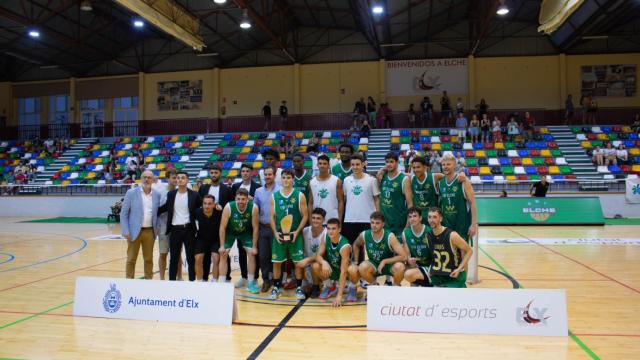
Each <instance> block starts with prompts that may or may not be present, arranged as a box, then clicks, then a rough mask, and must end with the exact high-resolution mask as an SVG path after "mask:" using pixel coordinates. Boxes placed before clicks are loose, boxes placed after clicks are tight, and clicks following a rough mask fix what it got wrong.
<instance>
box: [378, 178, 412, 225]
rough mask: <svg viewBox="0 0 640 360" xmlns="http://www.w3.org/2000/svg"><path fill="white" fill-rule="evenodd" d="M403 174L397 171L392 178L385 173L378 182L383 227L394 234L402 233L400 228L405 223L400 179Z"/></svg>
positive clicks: (403, 199)
mask: <svg viewBox="0 0 640 360" xmlns="http://www.w3.org/2000/svg"><path fill="white" fill-rule="evenodd" d="M405 176H406V175H405V174H404V173H401V172H399V173H398V174H397V175H396V176H395V177H394V178H393V179H392V178H390V177H389V174H388V173H385V174H384V175H383V176H382V182H381V184H380V210H381V211H382V215H384V227H385V229H389V230H392V231H393V232H394V233H395V234H396V236H400V235H401V234H402V229H404V226H405V225H406V223H407V201H406V199H405V197H404V194H403V193H402V181H403V180H404V178H405Z"/></svg>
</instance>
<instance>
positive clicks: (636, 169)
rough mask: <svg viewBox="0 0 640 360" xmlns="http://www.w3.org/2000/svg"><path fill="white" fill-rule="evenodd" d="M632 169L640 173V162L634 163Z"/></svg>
mask: <svg viewBox="0 0 640 360" xmlns="http://www.w3.org/2000/svg"><path fill="white" fill-rule="evenodd" d="M631 171H633V172H634V173H640V164H636V165H633V166H632V167H631Z"/></svg>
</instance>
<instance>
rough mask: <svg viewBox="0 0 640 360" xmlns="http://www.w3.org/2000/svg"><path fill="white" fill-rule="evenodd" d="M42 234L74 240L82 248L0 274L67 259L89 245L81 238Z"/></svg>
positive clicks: (1, 271) (6, 270)
mask: <svg viewBox="0 0 640 360" xmlns="http://www.w3.org/2000/svg"><path fill="white" fill-rule="evenodd" d="M35 233H36V234H37V232H35ZM42 234H45V235H57V236H66V237H70V238H72V239H75V240H80V241H81V242H82V246H80V247H79V248H77V249H75V250H73V251H72V252H69V253H66V254H63V255H61V256H57V257H54V258H51V259H47V260H42V261H38V262H35V263H32V264H27V265H21V266H17V267H13V268H9V269H4V270H0V273H5V272H11V271H16V270H22V269H26V268H30V267H35V266H38V265H42V264H47V263H50V262H53V261H56V260H60V259H64V258H66V257H69V256H71V255H74V254H77V253H79V252H81V251H83V250H84V249H86V248H87V246H89V243H88V242H87V240H86V239H83V238H81V237H78V236H73V235H67V234H54V233H42ZM38 240H40V239H38ZM0 291H1V290H0Z"/></svg>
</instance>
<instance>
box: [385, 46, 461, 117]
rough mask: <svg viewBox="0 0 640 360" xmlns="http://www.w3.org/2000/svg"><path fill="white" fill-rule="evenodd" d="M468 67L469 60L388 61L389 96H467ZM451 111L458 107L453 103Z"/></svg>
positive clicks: (386, 65)
mask: <svg viewBox="0 0 640 360" xmlns="http://www.w3.org/2000/svg"><path fill="white" fill-rule="evenodd" d="M467 65H468V61H467V59H465V58H459V59H423V60H397V61H387V62H386V64H385V67H386V83H387V96H422V95H430V94H442V92H443V91H445V90H446V91H447V92H448V93H449V94H466V93H468V92H469V85H468V77H469V76H468V69H467ZM436 107H437V106H436ZM451 107H455V102H454V101H453V100H452V103H451Z"/></svg>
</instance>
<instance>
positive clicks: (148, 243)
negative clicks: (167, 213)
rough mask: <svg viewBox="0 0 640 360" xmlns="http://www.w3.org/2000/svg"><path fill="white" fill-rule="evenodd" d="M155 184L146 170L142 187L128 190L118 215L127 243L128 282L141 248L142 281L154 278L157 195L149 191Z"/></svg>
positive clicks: (158, 197) (133, 272) (158, 200)
mask: <svg viewBox="0 0 640 360" xmlns="http://www.w3.org/2000/svg"><path fill="white" fill-rule="evenodd" d="M153 182H154V176H153V173H152V172H151V171H149V170H147V171H145V172H143V173H142V185H141V186H137V187H135V188H132V189H129V190H128V191H127V194H126V195H125V196H124V202H123V204H122V211H121V212H120V226H121V227H122V236H123V237H124V238H125V239H127V265H126V276H127V279H133V277H134V275H135V270H136V261H137V260H138V252H139V251H140V246H142V258H143V259H144V278H145V279H147V280H151V279H152V278H153V244H154V242H155V238H156V234H157V233H158V230H159V228H158V205H159V204H160V194H159V193H157V192H155V191H153V190H152V189H151V185H152V184H153Z"/></svg>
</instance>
